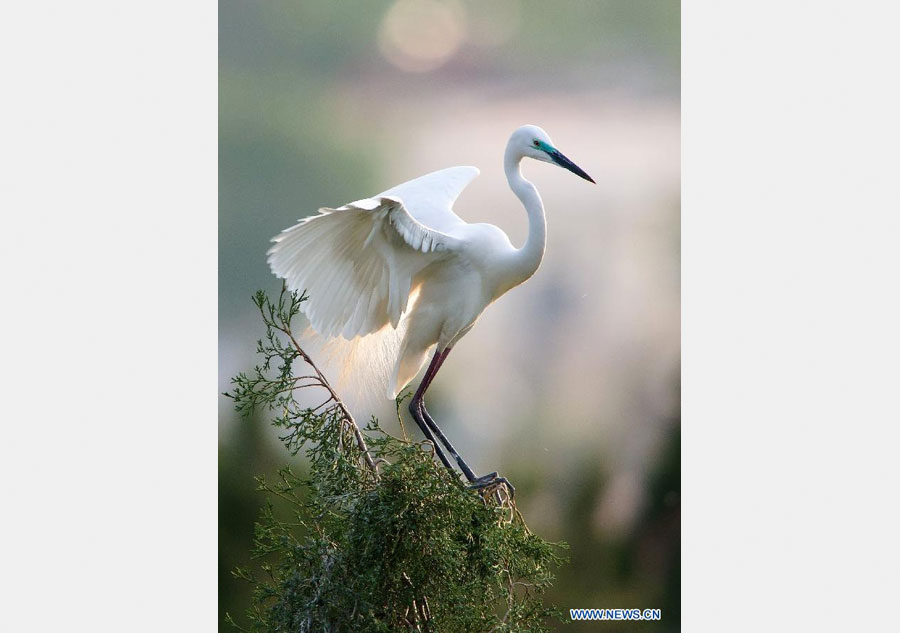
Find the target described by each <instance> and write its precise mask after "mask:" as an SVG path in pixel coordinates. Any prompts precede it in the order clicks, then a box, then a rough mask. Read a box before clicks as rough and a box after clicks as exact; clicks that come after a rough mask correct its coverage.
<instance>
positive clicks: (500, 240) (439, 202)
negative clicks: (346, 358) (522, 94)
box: [268, 125, 594, 487]
mask: <svg viewBox="0 0 900 633" xmlns="http://www.w3.org/2000/svg"><path fill="white" fill-rule="evenodd" d="M523 158H533V159H535V160H539V161H543V162H549V163H554V164H556V165H559V166H560V167H564V168H565V169H568V170H569V171H571V172H573V173H575V174H577V175H578V176H581V177H582V178H584V179H585V180H588V181H590V182H594V181H593V179H591V177H590V176H588V175H587V173H585V172H584V171H583V170H582V169H581V168H580V167H578V166H577V165H575V164H574V163H573V162H572V161H570V160H569V159H568V158H566V157H565V156H564V155H563V154H562V153H561V152H560V151H559V150H557V149H556V147H554V145H553V143H552V142H551V140H550V137H549V136H548V135H547V133H546V132H544V130H542V129H541V128H539V127H537V126H534V125H524V126H522V127H520V128H518V129H517V130H516V131H515V132H513V134H512V136H510V139H509V142H508V143H507V145H506V153H505V155H504V169H505V171H506V179H507V181H508V183H509V187H510V189H512V190H513V193H515V194H516V196H517V197H518V198H519V200H520V201H521V202H522V204H523V205H524V207H525V212H526V213H527V214H528V225H529V228H528V238H527V240H526V242H525V245H524V246H522V248H515V247H514V246H513V245H512V243H511V242H510V240H509V238H508V237H507V236H506V233H504V232H503V231H502V230H500V229H499V228H497V227H496V226H494V225H492V224H469V223H467V222H464V221H463V220H462V219H461V218H460V217H459V216H457V215H456V214H455V213H454V212H453V209H452V208H451V207H452V205H453V202H454V201H455V200H456V198H457V197H458V196H459V194H460V193H461V192H462V190H463V189H464V188H465V187H466V185H468V184H469V183H470V182H471V181H472V180H473V179H474V178H475V176H477V175H478V173H479V171H478V169H477V168H475V167H450V168H448V169H443V170H440V171H436V172H433V173H430V174H427V175H425V176H422V177H420V178H416V179H415V180H410V181H409V182H405V183H403V184H401V185H397V186H396V187H393V188H391V189H388V190H387V191H385V192H383V193H381V194H379V195H377V196H373V197H371V198H365V199H362V200H357V201H356V202H351V203H350V204H347V205H344V206H342V207H339V208H337V209H327V208H326V209H320V210H319V214H318V215H313V216H311V217H308V218H305V219H303V220H301V221H300V223H299V224H296V225H294V226H292V227H291V228H289V229H285V230H284V231H282V233H281V234H280V235H278V236H276V237H275V238H273V240H272V241H273V242H275V245H274V246H272V248H271V249H270V250H269V253H268V259H269V266H270V267H271V269H272V272H273V273H274V274H275V275H276V276H278V277H281V278H283V279H284V280H285V282H286V283H287V286H288V287H289V288H290V289H291V290H297V291H303V290H305V291H306V292H307V294H308V297H309V298H308V300H307V301H306V302H305V303H303V304H302V306H301V309H302V310H303V312H304V314H305V315H306V316H307V318H308V319H309V321H310V325H311V327H312V328H313V330H315V331H316V332H318V333H319V334H320V335H322V336H324V337H326V338H333V337H343V338H344V339H347V340H351V339H355V338H356V337H364V338H368V337H373V340H375V341H376V343H377V344H376V345H374V349H377V350H378V355H379V356H381V358H369V359H368V360H367V362H372V363H381V364H382V365H383V366H384V367H385V368H386V370H387V371H385V372H384V374H385V375H383V376H382V381H383V383H385V384H381V385H378V386H379V387H380V388H381V389H382V390H383V391H382V393H384V394H385V396H386V397H388V398H392V399H393V398H396V396H397V394H398V393H399V392H400V390H402V389H403V388H404V387H405V386H406V385H407V384H408V383H409V382H410V381H412V380H413V378H415V376H416V374H418V373H419V370H420V369H421V368H422V366H423V365H424V364H425V361H426V360H427V358H428V353H429V351H430V350H431V349H432V348H433V349H434V355H433V356H432V359H431V363H430V364H429V366H428V369H427V371H426V372H425V376H424V378H423V379H422V383H421V384H420V386H419V388H418V390H416V393H415V395H414V396H413V399H412V401H411V402H410V405H409V411H410V413H411V414H412V416H413V418H414V419H415V421H416V423H417V424H418V425H419V427H420V428H421V429H422V433H424V435H425V437H427V438H428V439H429V440H431V442H432V444H434V448H435V452H436V453H437V455H438V457H439V458H440V460H441V461H442V462H443V463H444V465H445V466H446V467H447V468H449V469H450V470H451V471H452V470H453V466H452V465H451V464H450V461H449V460H448V459H447V457H446V455H444V452H443V451H442V450H441V447H440V445H439V444H438V442H437V440H436V439H435V435H436V436H437V438H438V439H439V440H440V442H441V443H443V445H444V446H445V447H446V449H447V450H448V451H449V452H450V453H451V454H452V455H453V457H454V458H455V460H456V462H457V463H458V464H459V467H460V468H461V469H462V471H463V473H464V474H465V476H466V478H467V479H468V480H469V481H470V482H471V483H472V485H473V486H475V487H484V486H487V485H493V484H494V483H497V482H499V481H504V482H505V480H504V479H503V478H502V477H499V478H498V477H497V473H496V472H494V473H491V474H489V475H485V476H483V477H477V476H476V475H475V473H474V472H473V471H472V469H471V468H469V466H468V464H466V462H465V461H464V460H463V459H462V458H461V457H460V456H459V453H458V452H457V451H456V449H454V448H453V445H452V444H451V443H450V442H449V441H448V440H447V438H446V436H445V435H444V434H443V432H441V430H440V428H439V427H438V426H437V424H435V422H434V420H433V419H432V417H431V415H429V413H428V411H427V409H426V408H425V400H424V397H425V392H426V391H427V390H428V387H429V385H431V382H432V380H434V377H435V374H437V372H438V370H439V369H440V368H441V365H442V364H443V363H444V361H445V360H446V358H447V355H448V354H449V353H450V350H451V349H452V348H453V346H454V345H455V344H456V343H457V342H458V341H459V340H460V339H461V338H462V337H463V336H464V335H465V334H466V333H467V332H468V331H469V330H470V329H471V328H472V326H473V325H475V322H476V320H477V319H478V317H479V316H480V315H481V313H482V312H483V311H484V309H485V308H487V307H488V306H489V305H490V304H491V303H493V302H494V301H495V300H496V299H498V298H499V297H500V296H502V295H503V294H505V293H506V292H507V291H509V290H510V289H512V288H514V287H515V286H518V285H519V284H521V283H522V282H524V281H526V280H527V279H528V278H530V277H531V276H532V275H533V274H534V273H535V271H536V270H537V269H538V266H540V263H541V260H542V259H543V257H544V249H545V245H546V232H547V220H546V216H545V215H544V205H543V203H542V201H541V197H540V195H539V194H538V191H537V189H536V188H535V186H534V185H533V184H531V183H530V182H529V181H528V180H526V179H525V178H524V177H523V176H522V173H521V171H520V168H519V165H520V163H521V161H522V159H523ZM361 369H364V368H361ZM505 483H508V482H505Z"/></svg>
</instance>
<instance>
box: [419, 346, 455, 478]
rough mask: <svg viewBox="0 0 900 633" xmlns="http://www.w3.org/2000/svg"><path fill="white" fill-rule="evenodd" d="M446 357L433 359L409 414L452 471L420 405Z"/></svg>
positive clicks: (440, 356)
mask: <svg viewBox="0 0 900 633" xmlns="http://www.w3.org/2000/svg"><path fill="white" fill-rule="evenodd" d="M444 355H446V354H441V353H440V352H437V353H435V355H434V357H433V358H432V359H431V363H430V364H429V365H428V369H426V370H425V377H424V378H422V384H421V385H419V388H418V389H417V390H416V394H415V395H414V396H413V399H412V401H410V403H409V412H410V414H412V417H413V420H415V421H416V424H418V425H419V428H420V429H422V433H423V434H424V435H425V437H426V438H428V439H429V440H430V441H431V443H432V444H433V445H434V452H435V453H437V456H438V457H439V458H440V460H441V461H442V462H444V466H446V467H447V468H448V469H449V470H451V471H452V470H453V465H452V464H451V463H450V460H448V459H447V456H446V455H444V451H442V450H441V445H440V444H438V442H437V440H436V439H434V435H433V434H432V432H431V427H430V426H429V425H428V422H426V421H425V416H424V415H423V414H422V407H421V405H420V403H421V402H422V396H423V395H424V393H425V390H426V389H428V385H429V384H431V381H432V380H433V379H434V374H435V373H437V370H438V368H439V367H440V366H441V362H442V361H443V358H442V356H444Z"/></svg>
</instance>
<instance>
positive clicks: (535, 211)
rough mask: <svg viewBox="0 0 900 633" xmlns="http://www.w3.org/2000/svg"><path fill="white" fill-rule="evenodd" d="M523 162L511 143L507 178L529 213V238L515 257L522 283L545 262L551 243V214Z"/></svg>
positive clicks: (515, 272)
mask: <svg viewBox="0 0 900 633" xmlns="http://www.w3.org/2000/svg"><path fill="white" fill-rule="evenodd" d="M521 162H522V155H521V154H520V153H519V152H517V151H515V150H514V149H512V146H511V144H508V145H507V146H506V154H505V155H504V157H503V168H504V170H505V171H506V180H507V182H509V188H510V189H512V190H513V193H515V194H516V196H517V197H518V198H519V200H521V201H522V204H523V205H524V206H525V212H526V213H528V239H527V240H526V241H525V245H524V246H523V247H522V248H520V249H517V250H516V253H515V256H514V260H513V268H514V270H513V271H512V272H513V273H514V274H515V276H516V283H522V282H523V281H525V280H526V279H528V278H529V277H531V276H532V275H533V274H534V273H535V271H536V270H537V269H538V267H539V266H540V265H541V260H542V259H543V258H544V250H545V248H546V246H547V217H546V216H545V215H544V203H543V202H542V201H541V196H540V194H539V193H538V190H537V188H536V187H535V186H534V185H533V184H531V183H530V182H529V181H528V180H525V178H524V177H523V176H522V172H521V170H520V169H519V163H521Z"/></svg>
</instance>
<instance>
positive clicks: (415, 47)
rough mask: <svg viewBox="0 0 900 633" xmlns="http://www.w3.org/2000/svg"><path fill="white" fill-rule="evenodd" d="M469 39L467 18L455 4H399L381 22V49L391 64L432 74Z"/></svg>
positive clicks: (401, 0)
mask: <svg viewBox="0 0 900 633" xmlns="http://www.w3.org/2000/svg"><path fill="white" fill-rule="evenodd" d="M465 37H466V14H465V10H464V9H463V7H462V5H461V4H460V3H459V2H456V1H455V0H397V2H395V3H394V4H393V5H391V7H390V8H389V9H388V11H387V13H386V14H385V16H384V19H383V20H382V21H381V27H380V29H379V33H378V46H379V48H380V49H381V53H382V55H384V57H385V59H387V60H388V61H389V62H390V63H391V64H393V65H394V66H396V67H397V68H399V69H401V70H405V71H407V72H420V73H421V72H429V71H432V70H435V69H437V68H440V67H441V66H443V65H444V64H446V63H447V62H448V61H449V60H450V58H452V57H453V55H454V54H456V52H457V51H458V50H459V47H460V45H461V44H462V42H463V40H464V39H465Z"/></svg>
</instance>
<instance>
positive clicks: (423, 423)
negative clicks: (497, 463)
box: [409, 347, 515, 494]
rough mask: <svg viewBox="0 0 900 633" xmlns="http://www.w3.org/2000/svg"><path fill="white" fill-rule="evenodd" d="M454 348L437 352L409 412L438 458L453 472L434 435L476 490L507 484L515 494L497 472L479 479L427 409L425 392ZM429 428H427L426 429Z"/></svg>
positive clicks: (512, 490) (512, 491)
mask: <svg viewBox="0 0 900 633" xmlns="http://www.w3.org/2000/svg"><path fill="white" fill-rule="evenodd" d="M451 349H452V348H450V347H448V348H446V349H444V350H440V351H437V352H435V354H434V357H433V358H432V359H431V363H430V364H429V365H428V369H427V370H426V371H425V376H424V377H423V378H422V384H420V385H419V388H418V389H417V390H416V394H415V395H414V396H413V399H412V402H410V403H409V411H410V413H411V414H412V416H413V418H414V419H415V420H416V424H418V425H419V428H421V429H422V432H423V433H424V434H425V437H427V438H428V439H430V440H431V442H432V443H433V444H435V451H436V452H437V453H438V457H440V458H441V461H442V462H443V463H444V466H446V467H447V468H449V469H450V470H453V467H452V466H450V463H449V461H448V460H447V457H446V456H445V455H444V454H443V452H442V451H441V450H440V447H438V445H437V444H436V443H435V440H434V435H436V436H437V437H438V439H440V441H441V443H442V444H443V445H444V446H445V447H446V448H447V450H448V451H450V454H451V455H453V458H454V459H455V460H456V463H457V464H459V467H460V469H461V470H462V471H463V474H464V475H465V476H466V479H468V480H469V482H471V483H472V484H473V487H475V488H483V487H485V486H487V485H493V484H495V483H505V484H506V485H507V486H508V487H509V490H510V492H511V493H512V494H515V489H514V488H513V487H512V484H510V483H509V481H507V480H506V478H505V477H497V472H496V471H495V472H492V473H489V474H487V475H483V476H481V477H477V476H476V475H475V473H474V471H473V470H472V469H471V468H469V465H468V464H467V463H466V462H465V460H464V459H463V458H462V457H460V455H459V452H457V450H456V449H455V448H454V447H453V444H451V443H450V440H448V439H447V436H446V435H444V432H443V431H441V429H440V427H439V426H438V425H437V423H435V421H434V418H432V417H431V415H430V414H429V413H428V410H427V409H426V408H425V392H426V391H427V390H428V387H430V386H431V381H432V380H434V377H435V375H437V372H438V370H439V369H440V368H441V365H443V364H444V360H445V359H446V358H447V355H448V354H449V353H450V350H451ZM426 427H427V428H426ZM432 432H433V433H434V435H432Z"/></svg>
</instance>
